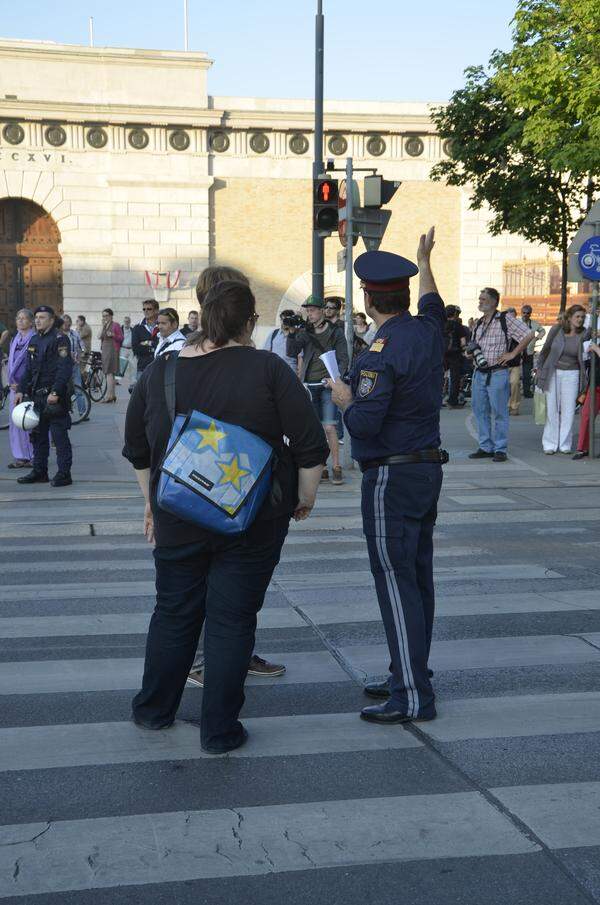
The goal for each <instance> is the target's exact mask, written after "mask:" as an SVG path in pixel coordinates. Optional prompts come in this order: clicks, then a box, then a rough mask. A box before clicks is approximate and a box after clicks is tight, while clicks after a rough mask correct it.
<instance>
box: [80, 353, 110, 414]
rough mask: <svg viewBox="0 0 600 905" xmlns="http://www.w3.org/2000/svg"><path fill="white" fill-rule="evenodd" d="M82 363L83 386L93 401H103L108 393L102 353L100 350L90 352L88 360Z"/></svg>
mask: <svg viewBox="0 0 600 905" xmlns="http://www.w3.org/2000/svg"><path fill="white" fill-rule="evenodd" d="M81 364H82V371H81V384H82V388H83V389H84V390H86V392H87V393H88V395H89V397H90V399H91V400H92V402H101V401H102V400H103V399H104V397H105V395H106V374H105V373H104V371H103V370H102V355H101V354H100V352H90V355H89V358H88V361H87V362H86V361H84V360H82V362H81ZM86 365H89V367H86ZM84 367H85V370H83V368H84Z"/></svg>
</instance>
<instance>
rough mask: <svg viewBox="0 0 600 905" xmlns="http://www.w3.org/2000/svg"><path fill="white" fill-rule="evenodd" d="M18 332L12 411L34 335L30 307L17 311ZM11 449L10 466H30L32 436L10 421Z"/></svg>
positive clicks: (11, 368) (12, 358)
mask: <svg viewBox="0 0 600 905" xmlns="http://www.w3.org/2000/svg"><path fill="white" fill-rule="evenodd" d="M16 324H17V333H16V335H15V336H14V337H13V339H12V341H11V344H10V350H9V353H8V384H9V387H10V399H9V409H10V411H11V412H12V410H13V408H14V406H15V393H16V392H17V387H18V384H19V381H20V379H21V377H22V376H23V374H24V372H25V367H26V365H27V347H28V345H29V340H30V339H31V337H32V336H33V335H34V333H35V330H34V326H33V314H32V313H31V311H29V309H28V308H21V310H20V311H17V317H16ZM8 434H9V440H10V450H11V452H12V454H13V458H14V462H11V463H10V464H9V466H8V467H9V468H29V466H30V465H31V461H32V459H33V447H32V445H31V437H30V436H29V434H28V433H27V431H22V430H19V428H18V427H15V425H14V424H13V423H12V420H11V422H10V425H9V428H8Z"/></svg>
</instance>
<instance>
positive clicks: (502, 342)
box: [467, 287, 535, 462]
mask: <svg viewBox="0 0 600 905" xmlns="http://www.w3.org/2000/svg"><path fill="white" fill-rule="evenodd" d="M499 303H500V294H499V292H498V290H497V289H493V288H490V287H488V288H486V289H482V290H481V292H480V294H479V310H480V311H481V312H482V317H480V318H479V320H478V321H477V322H476V324H475V326H474V328H473V334H472V338H471V342H470V343H469V344H468V345H467V352H468V353H469V355H471V356H472V358H473V364H474V367H475V373H474V375H473V396H472V405H473V414H474V416H475V421H476V423H477V432H478V434H479V448H478V449H477V450H476V451H475V452H474V453H471V455H470V456H469V458H470V459H492V460H493V461H494V462H506V459H507V452H506V450H507V446H508V424H509V415H508V404H509V400H510V377H509V366H510V362H511V361H513V359H515V358H518V356H520V355H521V353H522V352H524V351H525V349H526V348H527V346H528V345H529V343H530V342H531V341H532V340H533V339H534V338H535V333H534V332H533V330H530V329H529V328H528V327H527V325H526V324H524V323H523V321H520V320H518V319H517V318H515V317H508V318H507V316H506V312H499V311H498V305H499ZM492 419H493V424H492Z"/></svg>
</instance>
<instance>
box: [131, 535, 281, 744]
mask: <svg viewBox="0 0 600 905" xmlns="http://www.w3.org/2000/svg"><path fill="white" fill-rule="evenodd" d="M288 524H289V518H288V517H285V518H279V519H275V520H273V521H261V522H258V523H255V524H254V525H252V527H251V529H250V530H249V531H247V532H246V534H245V535H241V536H240V537H238V538H231V537H225V536H224V535H218V534H213V535H208V534H207V540H206V541H200V542H197V543H193V544H185V545H183V546H178V547H164V546H163V547H156V548H155V550H154V561H155V564H156V607H155V609H154V613H153V614H152V619H151V620H150V628H149V630H148V640H147V643H146V662H145V665H144V678H143V682H142V690H141V691H140V692H139V693H138V694H137V695H136V697H135V698H134V700H133V715H134V717H135V719H136V720H137V721H139V722H140V723H143V724H144V725H146V726H149V727H151V728H154V729H160V728H162V727H164V726H168V725H169V724H170V723H172V722H173V720H174V719H175V714H176V713H177V708H178V707H179V702H180V700H181V695H182V694H183V689H184V688H185V683H186V679H187V676H188V672H189V670H190V668H191V666H192V663H193V661H194V656H195V654H196V648H197V646H198V639H199V637H200V632H201V630H202V625H203V623H204V622H206V627H205V634H204V661H205V672H204V694H203V697H202V714H201V721H200V724H201V728H200V736H201V742H202V747H203V748H207V749H209V750H211V751H227V750H229V749H230V748H234V747H236V744H237V743H238V742H239V740H240V738H241V735H242V731H243V730H242V724H241V723H240V722H239V720H238V716H239V713H240V711H241V709H242V706H243V704H244V681H245V679H246V673H247V671H248V665H249V663H250V657H251V656H252V652H253V650H254V635H255V632H256V616H257V613H258V612H259V610H260V608H261V607H262V605H263V601H264V598H265V593H266V591H267V588H268V586H269V582H270V581H271V576H272V575H273V570H274V569H275V566H276V565H277V563H278V562H279V557H280V554H281V548H282V546H283V542H284V540H285V537H286V534H287V530H288Z"/></svg>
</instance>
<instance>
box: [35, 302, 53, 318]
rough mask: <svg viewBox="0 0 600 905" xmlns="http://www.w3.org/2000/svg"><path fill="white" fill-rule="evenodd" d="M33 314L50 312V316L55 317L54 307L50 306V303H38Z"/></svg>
mask: <svg viewBox="0 0 600 905" xmlns="http://www.w3.org/2000/svg"><path fill="white" fill-rule="evenodd" d="M33 313H34V314H50V315H51V316H52V317H55V314H54V308H51V307H50V305H38V306H37V308H36V309H35V311H34V312H33Z"/></svg>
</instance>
